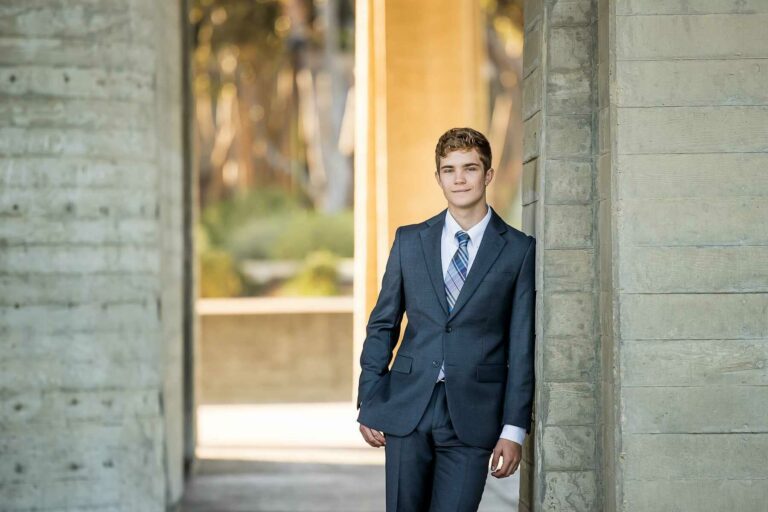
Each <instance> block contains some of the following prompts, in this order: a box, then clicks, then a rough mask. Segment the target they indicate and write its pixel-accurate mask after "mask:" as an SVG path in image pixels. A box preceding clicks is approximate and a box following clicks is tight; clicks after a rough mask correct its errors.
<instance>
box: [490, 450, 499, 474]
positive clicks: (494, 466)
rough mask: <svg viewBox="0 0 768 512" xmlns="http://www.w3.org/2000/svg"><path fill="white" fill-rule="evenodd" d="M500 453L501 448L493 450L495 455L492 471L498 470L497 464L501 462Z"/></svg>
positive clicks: (492, 460) (492, 461) (492, 459)
mask: <svg viewBox="0 0 768 512" xmlns="http://www.w3.org/2000/svg"><path fill="white" fill-rule="evenodd" d="M499 455H501V450H499V449H495V450H493V457H492V458H491V471H496V466H497V465H498V464H499Z"/></svg>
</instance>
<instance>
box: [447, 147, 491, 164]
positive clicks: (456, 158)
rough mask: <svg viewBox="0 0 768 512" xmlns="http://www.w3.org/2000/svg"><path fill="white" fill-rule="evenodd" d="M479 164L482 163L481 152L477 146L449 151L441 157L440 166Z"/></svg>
mask: <svg viewBox="0 0 768 512" xmlns="http://www.w3.org/2000/svg"><path fill="white" fill-rule="evenodd" d="M468 164H477V165H481V161H480V154H479V153H478V152H477V149H476V148H470V149H457V150H454V151H449V152H448V153H446V154H445V156H443V157H440V166H441V167H442V166H443V165H456V166H459V165H468Z"/></svg>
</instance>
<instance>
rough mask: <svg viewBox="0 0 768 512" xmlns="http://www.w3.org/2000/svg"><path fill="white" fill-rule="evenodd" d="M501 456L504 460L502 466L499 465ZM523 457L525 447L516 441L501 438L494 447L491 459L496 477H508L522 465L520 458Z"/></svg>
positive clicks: (492, 469)
mask: <svg viewBox="0 0 768 512" xmlns="http://www.w3.org/2000/svg"><path fill="white" fill-rule="evenodd" d="M499 456H501V458H502V460H503V462H504V463H503V464H502V465H501V467H497V466H498V464H499ZM522 458H523V447H522V446H520V445H519V444H517V443H516V442H514V441H510V440H509V439H504V438H501V439H499V441H498V442H497V443H496V447H495V448H494V449H493V458H492V459H491V474H492V475H493V476H495V477H496V478H506V477H508V476H510V475H511V474H512V473H514V472H515V471H517V467H518V466H519V465H520V459H522Z"/></svg>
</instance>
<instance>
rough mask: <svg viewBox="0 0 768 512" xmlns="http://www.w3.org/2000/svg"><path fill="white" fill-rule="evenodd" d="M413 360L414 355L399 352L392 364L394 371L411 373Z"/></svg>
mask: <svg viewBox="0 0 768 512" xmlns="http://www.w3.org/2000/svg"><path fill="white" fill-rule="evenodd" d="M412 362H413V358H412V357H408V356H404V355H402V354H398V356H397V357H396V358H395V362H394V364H392V371H395V372H402V373H411V363H412Z"/></svg>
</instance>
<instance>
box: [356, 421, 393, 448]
mask: <svg viewBox="0 0 768 512" xmlns="http://www.w3.org/2000/svg"><path fill="white" fill-rule="evenodd" d="M360 433H361V434H362V435H363V439H365V442H366V443H368V444H369V445H371V446H373V447H374V448H381V447H382V446H384V445H385V444H387V440H386V438H385V436H384V433H383V432H379V431H378V430H374V429H372V428H369V427H366V426H365V425H363V424H362V423H360Z"/></svg>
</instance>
